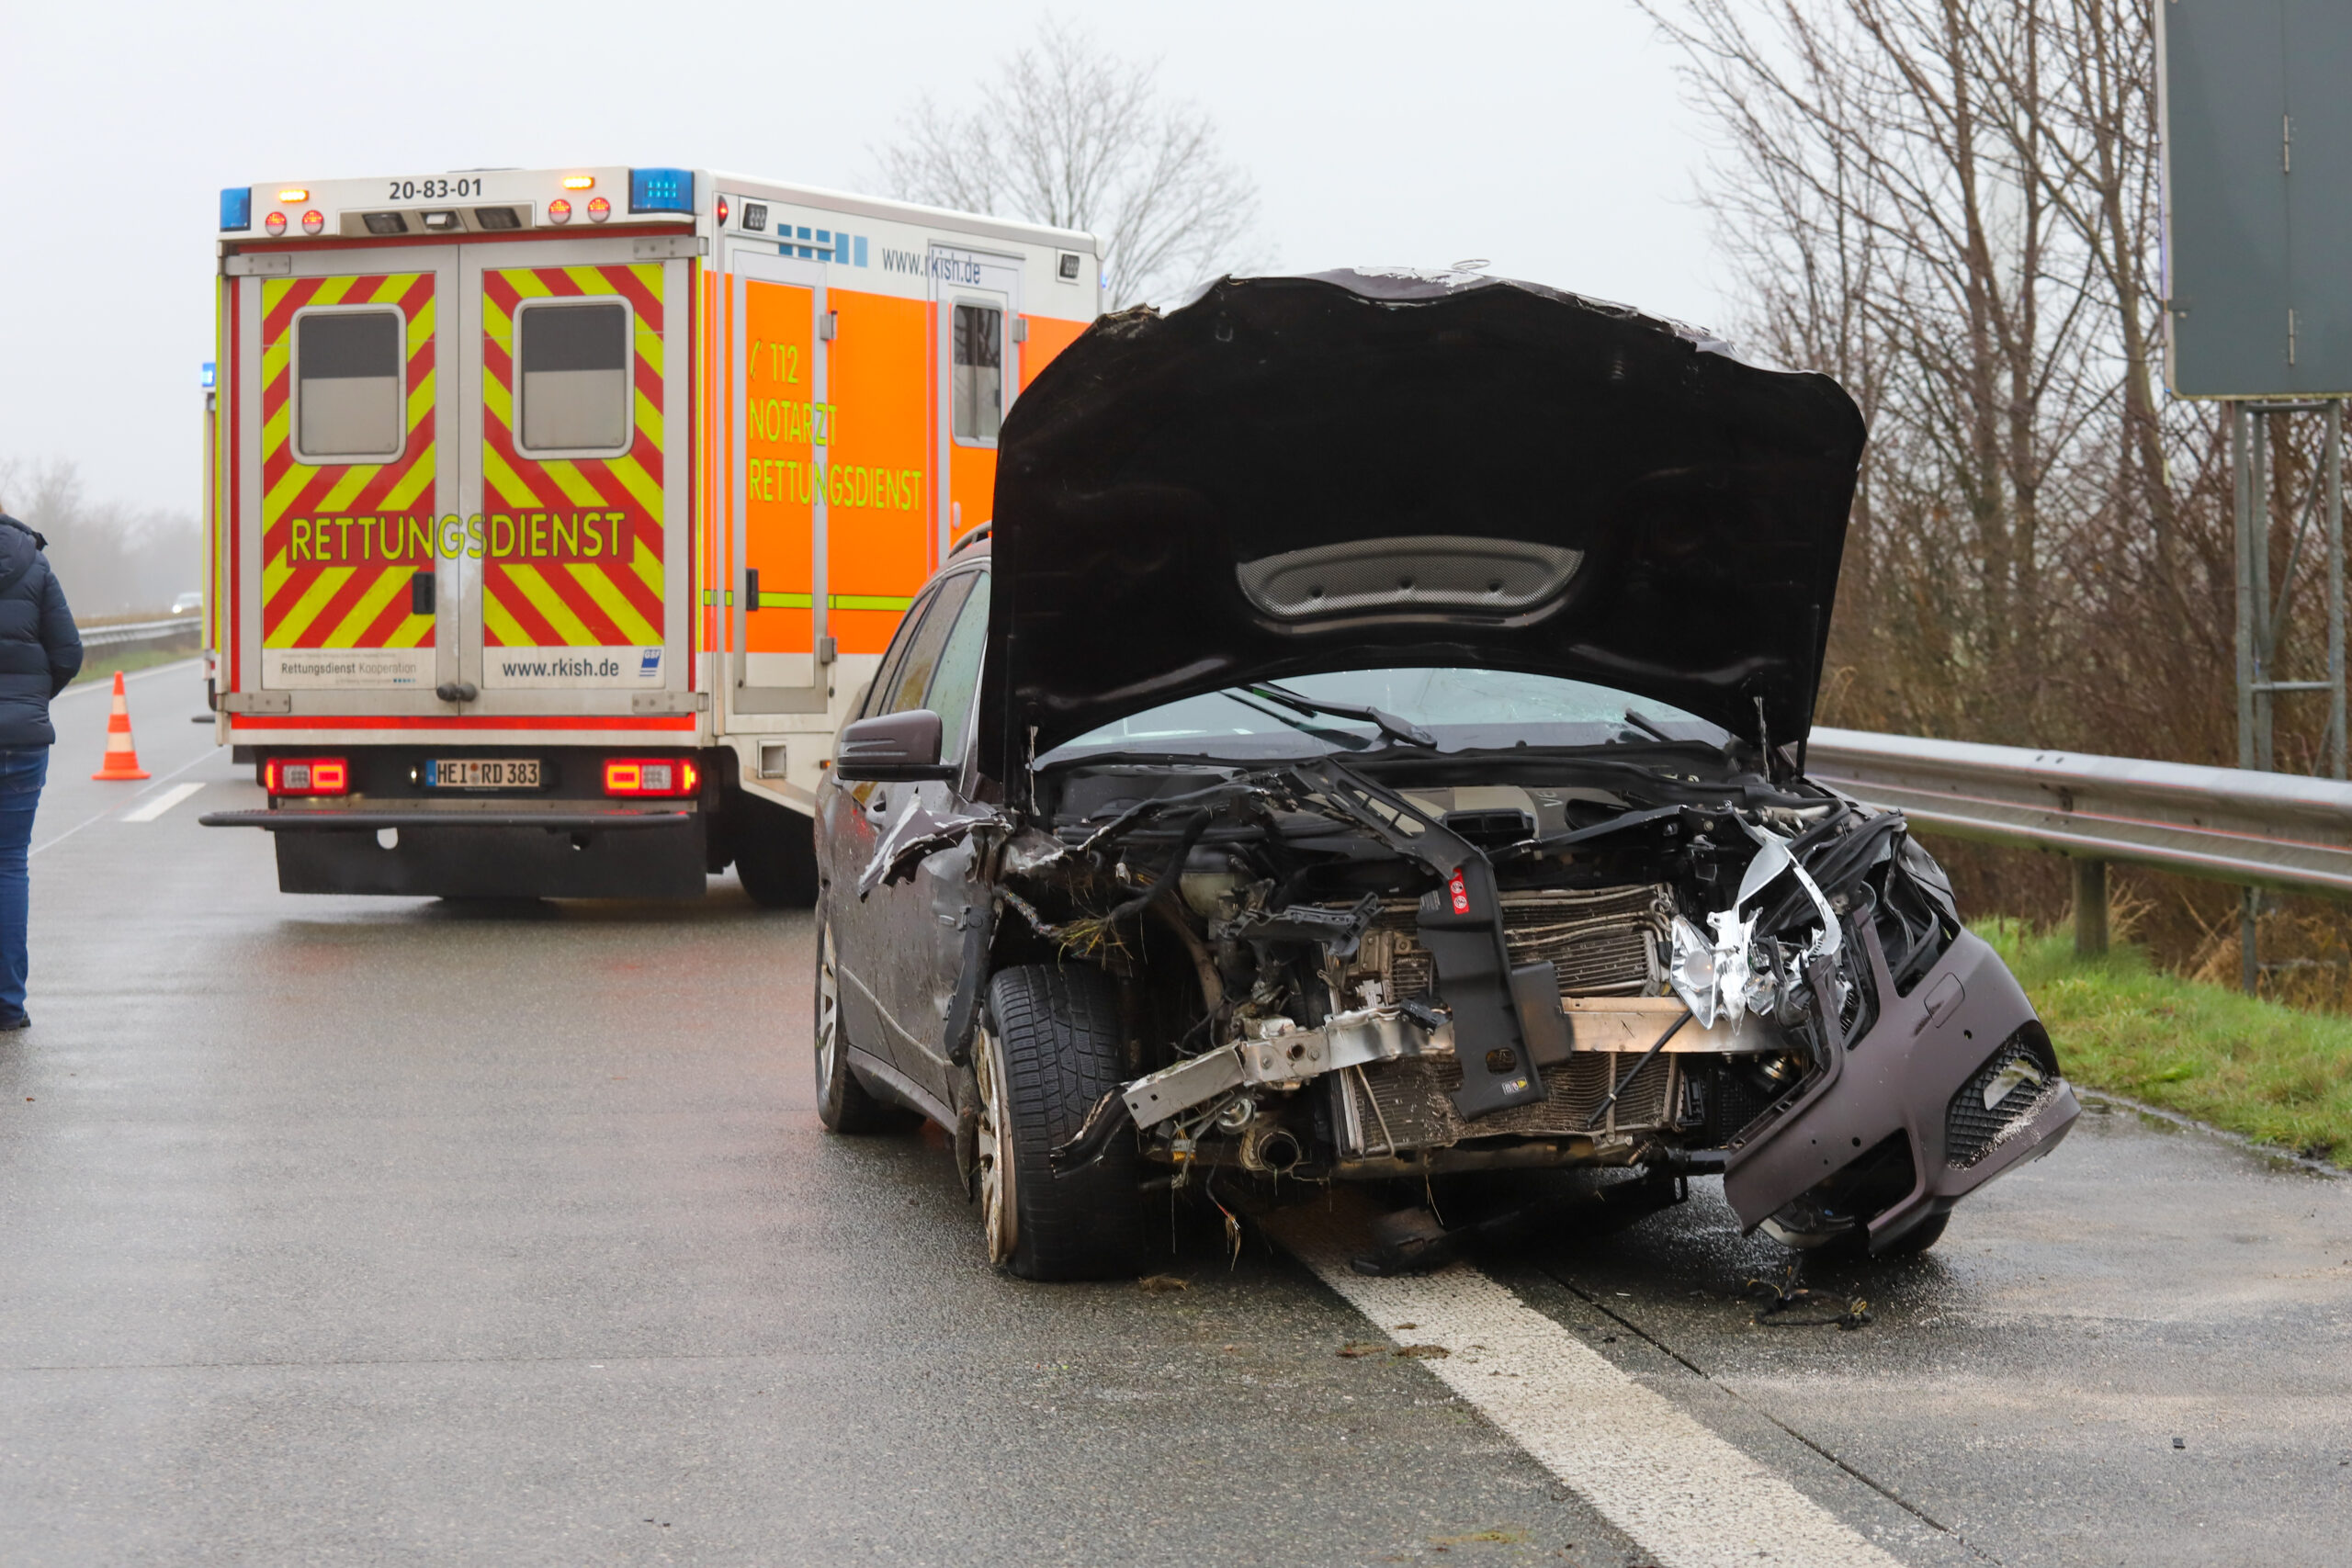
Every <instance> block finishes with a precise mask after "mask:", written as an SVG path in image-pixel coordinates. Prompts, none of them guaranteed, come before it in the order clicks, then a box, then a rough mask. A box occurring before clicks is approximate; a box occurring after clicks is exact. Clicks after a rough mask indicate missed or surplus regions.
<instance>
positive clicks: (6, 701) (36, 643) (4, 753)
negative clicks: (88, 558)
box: [0, 512, 82, 1030]
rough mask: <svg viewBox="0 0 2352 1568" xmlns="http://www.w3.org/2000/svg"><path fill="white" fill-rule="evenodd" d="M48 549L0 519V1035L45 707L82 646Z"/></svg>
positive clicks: (45, 750)
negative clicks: (46, 552)
mask: <svg viewBox="0 0 2352 1568" xmlns="http://www.w3.org/2000/svg"><path fill="white" fill-rule="evenodd" d="M48 546H49V541H48V540H47V539H44V538H42V537H41V536H40V535H39V534H36V533H34V532H33V531H32V530H31V529H30V528H28V527H26V526H25V525H23V524H22V523H19V522H17V520H16V519H15V518H13V517H11V516H9V515H8V514H7V513H5V512H0V1030H11V1029H22V1028H24V1027H26V1026H27V1025H28V1024H29V1023H31V1022H32V1018H31V1015H29V1014H28V1013H27V1012H26V1011H25V971H26V955H25V925H26V920H27V916H28V908H29V897H30V894H31V890H32V884H31V881H30V878H29V877H28V874H27V871H26V861H27V857H28V855H29V853H30V852H31V849H32V841H33V812H34V811H35V809H36V808H38V807H40V786H41V785H42V784H45V783H47V782H48V780H49V749H50V748H51V746H53V745H55V744H56V743H57V731H56V730H54V729H52V728H50V723H49V699H50V698H51V697H53V696H55V695H57V694H58V693H60V692H62V691H63V690H64V689H65V687H66V684H67V683H68V682H71V681H72V680H73V679H74V676H75V675H76V674H78V673H80V671H81V669H82V637H81V634H80V633H78V632H76V631H75V630H74V612H73V611H71V610H69V609H67V608H66V607H65V591H64V590H63V589H62V588H61V587H59V586H58V584H57V574H56V573H55V572H53V571H51V570H49V561H48V559H47V558H45V557H43V556H42V554H41V551H42V550H43V549H45V548H47V547H48Z"/></svg>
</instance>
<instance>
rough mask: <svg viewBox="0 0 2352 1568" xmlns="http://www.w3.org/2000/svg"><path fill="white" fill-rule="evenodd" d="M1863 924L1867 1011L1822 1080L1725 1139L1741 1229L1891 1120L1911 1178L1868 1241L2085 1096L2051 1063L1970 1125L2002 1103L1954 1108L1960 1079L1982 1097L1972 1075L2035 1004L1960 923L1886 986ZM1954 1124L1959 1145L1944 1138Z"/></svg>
mask: <svg viewBox="0 0 2352 1568" xmlns="http://www.w3.org/2000/svg"><path fill="white" fill-rule="evenodd" d="M1860 936H1861V939H1862V944H1863V948H1864V951H1865V952H1866V953H1867V954H1868V956H1869V961H1870V967H1871V983H1872V984H1873V985H1874V986H1876V987H1877V990H1878V998H1879V1015H1878V1021H1877V1022H1876V1024H1874V1025H1873V1026H1872V1028H1871V1031H1870V1032H1869V1033H1867V1034H1865V1035H1863V1036H1862V1037H1861V1038H1860V1039H1859V1040H1856V1041H1854V1042H1853V1043H1851V1044H1849V1045H1848V1046H1847V1047H1846V1048H1845V1050H1844V1052H1843V1054H1842V1055H1843V1060H1842V1062H1841V1063H1836V1064H1832V1073H1831V1076H1830V1081H1829V1082H1828V1083H1827V1084H1826V1086H1823V1087H1821V1088H1820V1089H1818V1090H1817V1091H1816V1092H1809V1093H1807V1094H1804V1095H1801V1096H1799V1097H1798V1099H1797V1100H1795V1101H1794V1102H1793V1103H1792V1106H1791V1108H1790V1109H1789V1110H1788V1111H1784V1112H1782V1113H1781V1118H1780V1119H1779V1120H1778V1121H1776V1122H1771V1123H1770V1124H1769V1125H1767V1126H1766V1127H1765V1128H1764V1129H1763V1130H1762V1131H1761V1132H1759V1133H1757V1134H1754V1135H1753V1136H1751V1137H1750V1138H1749V1139H1747V1142H1745V1143H1744V1144H1742V1145H1740V1146H1739V1147H1738V1148H1736V1149H1735V1150H1733V1151H1732V1152H1731V1155H1730V1157H1729V1158H1728V1160H1727V1161H1726V1163H1725V1166H1724V1198H1725V1199H1726V1200H1728V1201H1729V1202H1730V1203H1731V1206H1732V1209H1733V1211H1734V1212H1735V1213H1737V1214H1738V1215H1739V1219H1740V1224H1742V1225H1743V1226H1745V1227H1746V1228H1747V1229H1748V1230H1751V1231H1752V1230H1754V1229H1755V1228H1756V1227H1757V1226H1758V1225H1759V1224H1762V1223H1763V1222H1764V1221H1765V1220H1766V1219H1767V1218H1768V1217H1770V1215H1772V1214H1774V1213H1778V1212H1779V1211H1780V1209H1781V1206H1782V1205H1784V1204H1786V1203H1788V1202H1789V1201H1791V1200H1792V1199H1794V1198H1797V1197H1799V1196H1801V1195H1803V1194H1804V1193H1805V1192H1808V1191H1810V1190H1812V1189H1813V1188H1815V1187H1816V1186H1818V1185H1819V1184H1820V1183H1821V1182H1823V1181H1825V1180H1826V1179H1829V1178H1830V1177H1832V1176H1835V1175H1836V1174H1837V1173H1838V1171H1840V1170H1842V1169H1844V1168H1845V1167H1846V1166H1848V1165H1849V1164H1850V1163H1851V1162H1852V1161H1854V1160H1856V1159H1858V1158H1860V1156H1862V1155H1863V1154H1864V1153H1865V1152H1866V1151H1868V1150H1871V1149H1873V1148H1875V1147H1876V1146H1877V1145H1879V1144H1880V1143H1882V1142H1883V1141H1884V1140H1885V1139H1886V1138H1887V1137H1888V1136H1889V1135H1890V1134H1894V1133H1898V1132H1899V1133H1902V1134H1906V1135H1907V1136H1908V1138H1909V1140H1910V1145H1911V1155H1912V1162H1913V1168H1914V1169H1915V1171H1916V1172H1917V1179H1916V1181H1915V1182H1914V1183H1913V1186H1912V1190H1911V1191H1910V1193H1909V1195H1907V1196H1906V1197H1905V1198H1903V1199H1901V1200H1900V1201H1897V1202H1895V1203H1894V1204H1893V1205H1892V1206H1891V1207H1889V1208H1887V1209H1886V1210H1885V1211H1883V1213H1880V1214H1879V1215H1878V1216H1877V1217H1876V1218H1874V1219H1873V1220H1872V1221H1871V1228H1870V1242H1871V1250H1872V1251H1879V1250H1882V1249H1883V1248H1884V1247H1887V1246H1889V1245H1891V1244H1892V1243H1894V1241H1895V1240H1897V1239H1899V1238H1900V1237H1901V1236H1903V1235H1905V1234H1906V1233H1907V1232H1909V1231H1910V1230H1911V1229H1912V1228H1913V1227H1915V1226H1917V1225H1918V1224H1923V1223H1925V1222H1926V1221H1927V1220H1928V1219H1930V1218H1932V1217H1933V1216H1934V1215H1936V1214H1939V1213H1943V1212H1944V1211H1946V1210H1948V1209H1950V1208H1951V1206H1952V1205H1953V1204H1954V1203H1955V1202H1957V1201H1959V1200H1960V1199H1961V1198H1962V1197H1964V1196H1966V1195H1967V1194H1968V1193H1970V1192H1973V1191H1974V1190H1976V1189H1977V1188H1979V1187H1982V1186H1984V1185H1985V1183H1986V1182H1987V1181H1990V1180H1992V1179H1993V1178H1995V1177H1996V1176H1998V1175H2000V1174H2001V1173H2002V1172H2003V1171H2005V1170H2007V1169H2010V1168H2013V1167H2015V1166H2018V1165H2020V1164H2022V1163H2024V1162H2025V1161H2027V1160H2030V1159H2032V1158H2034V1157H2036V1156H2041V1155H2043V1154H2047V1153H2048V1152H2049V1151H2050V1150H2051V1149H2052V1148H2054V1147H2055V1146H2057V1144H2058V1142H2059V1140H2060V1139H2062V1138H2064V1136H2065V1135H2066V1132H2067V1129H2069V1128H2070V1127H2072V1126H2073V1125H2074V1122H2075V1117H2076V1116H2078V1115H2079V1114H2081V1111H2082V1107H2081V1105H2080V1104H2079V1103H2078V1102H2077V1101H2076V1100H2075V1092H2074V1090H2073V1089H2072V1088H2070V1087H2069V1086H2068V1085H2067V1083H2066V1081H2065V1080H2064V1078H2063V1077H2052V1079H2051V1081H2050V1082H2049V1083H2048V1084H2047V1085H2045V1086H2044V1087H2043V1088H2042V1089H2041V1090H2040V1092H2038V1093H2037V1094H2035V1095H2034V1096H2032V1097H2031V1098H2030V1100H2027V1101H2026V1102H2025V1103H2023V1104H2022V1105H2019V1106H2017V1107H2015V1108H2013V1109H2012V1110H2011V1111H2009V1112H2008V1113H2007V1121H2006V1122H2003V1124H2002V1125H2001V1126H2000V1127H1999V1130H1998V1131H1997V1133H1995V1134H1991V1135H1990V1136H1989V1137H1986V1136H1984V1135H1981V1134H1982V1130H1983V1128H1984V1127H1985V1119H1986V1117H1990V1116H1996V1115H1997V1114H1999V1113H1997V1112H1995V1111H1992V1110H1991V1109H1990V1108H1986V1110H1985V1115H1984V1116H1971V1115H1962V1117H1960V1118H1958V1119H1955V1117H1954V1113H1953V1108H1954V1102H1955V1100H1956V1099H1957V1097H1959V1096H1960V1095H1961V1094H1962V1092H1963V1091H1965V1092H1967V1093H1968V1094H1969V1095H1971V1096H1972V1098H1975V1099H1979V1100H1981V1097H1982V1094H1983V1092H1984V1091H1983V1089H1982V1086H1980V1085H1979V1084H1978V1083H1977V1082H1976V1080H1977V1078H1978V1077H1979V1075H1980V1074H1982V1073H1984V1072H1985V1071H1986V1070H1987V1069H1988V1068H1991V1067H1992V1066H1994V1063H1995V1060H1996V1058H1997V1057H2003V1056H2005V1055H2010V1054H2013V1053H2014V1052H2015V1051H2016V1050H2018V1048H2019V1045H2020V1043H2021V1042H2026V1041H2030V1040H2031V1039H2032V1035H2021V1033H2020V1032H2022V1031H2028V1030H2029V1029H2030V1030H2032V1031H2033V1032H2035V1033H2038V1032H2039V1027H2040V1026H2039V1021H2038V1020H2037V1019H2036V1018H2035V1016H2034V1011H2033V1005H2032V1004H2031V1003H2030V1002H2029V1001H2027V1000H2026V996H2025V992H2024V990H2023V989H2022V988H2020V987H2018V983H2017V979H2016V977H2015V976H2012V975H2010V973H2009V971H2008V966H2007V964H2003V963H2002V962H2001V959H2000V955H1999V954H1998V953H1995V952H1994V951H1993V949H1992V948H1991V947H1990V946H1988V945H1987V944H1986V943H1985V941H1984V940H1983V939H1982V938H1980V937H1978V936H1976V935H1975V934H1973V932H1970V931H1962V932H1961V933H1960V935H1959V936H1958V937H1956V938H1955V939H1954V940H1953V942H1952V944H1951V948H1950V949H1948V950H1947V951H1946V952H1945V953H1944V955H1943V957H1942V958H1941V959H1940V960H1939V961H1938V963H1937V964H1936V965H1935V967H1934V968H1933V969H1930V970H1929V971H1928V974H1927V975H1926V976H1923V977H1922V978H1921V979H1920V981H1919V983H1918V984H1917V986H1916V987H1913V988H1912V991H1911V994H1910V995H1909V996H1907V997H1905V996H1898V995H1896V994H1895V989H1894V977H1893V976H1890V975H1889V974H1888V973H1887V968H1886V957H1885V954H1884V953H1883V952H1882V951H1881V949H1880V947H1879V943H1878V933H1877V932H1876V931H1873V930H1871V928H1870V926H1869V925H1868V924H1867V923H1864V924H1863V926H1862V929H1861V931H1860ZM2013 1098H2014V1096H2013ZM2001 1104H2002V1105H2004V1106H2007V1105H2008V1101H2007V1100H2003V1101H2001ZM1956 1124H1957V1125H1959V1126H1960V1127H1961V1129H1962V1134H1963V1146H1962V1147H1953V1146H1951V1131H1952V1129H1953V1127H1954V1126H1955V1125H1956Z"/></svg>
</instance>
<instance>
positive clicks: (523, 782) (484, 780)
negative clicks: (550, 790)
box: [424, 757, 539, 789]
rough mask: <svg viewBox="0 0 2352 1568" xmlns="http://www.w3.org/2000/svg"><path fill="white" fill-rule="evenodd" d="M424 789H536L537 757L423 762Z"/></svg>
mask: <svg viewBox="0 0 2352 1568" xmlns="http://www.w3.org/2000/svg"><path fill="white" fill-rule="evenodd" d="M424 787H425V788H427V789H537V788H538V787H539V760H538V759H537V757H443V758H438V759H435V760H434V761H428V762H426V763H425V764H424Z"/></svg>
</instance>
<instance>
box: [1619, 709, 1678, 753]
mask: <svg viewBox="0 0 2352 1568" xmlns="http://www.w3.org/2000/svg"><path fill="white" fill-rule="evenodd" d="M1625 722H1626V723H1627V724H1630V725H1632V726H1633V727H1634V728H1635V729H1638V730H1640V731H1641V732H1642V733H1643V734H1645V735H1647V736H1649V737H1651V738H1652V739H1657V740H1663V741H1666V742H1667V743H1668V745H1671V744H1673V741H1674V737H1673V736H1671V735H1668V733H1667V732H1666V731H1665V730H1663V729H1660V728H1658V727H1657V725H1655V724H1652V723H1651V722H1650V721H1649V720H1648V719H1646V718H1644V717H1643V716H1641V714H1640V713H1638V712H1637V711H1635V710H1634V709H1633V708H1627V709H1626V710H1625Z"/></svg>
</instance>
